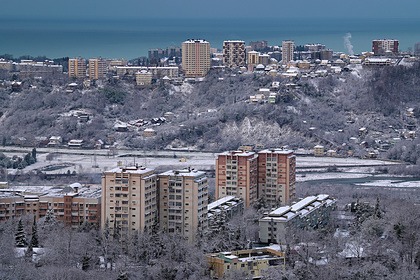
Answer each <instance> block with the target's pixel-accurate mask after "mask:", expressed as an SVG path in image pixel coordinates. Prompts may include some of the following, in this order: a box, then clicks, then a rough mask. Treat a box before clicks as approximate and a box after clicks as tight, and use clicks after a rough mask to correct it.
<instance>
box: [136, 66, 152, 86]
mask: <svg viewBox="0 0 420 280" xmlns="http://www.w3.org/2000/svg"><path fill="white" fill-rule="evenodd" d="M152 77H153V74H152V73H151V72H149V71H146V70H141V71H139V72H137V73H136V84H137V85H138V86H140V87H148V86H151V85H152Z"/></svg>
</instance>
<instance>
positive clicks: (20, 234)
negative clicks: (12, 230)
mask: <svg viewBox="0 0 420 280" xmlns="http://www.w3.org/2000/svg"><path fill="white" fill-rule="evenodd" d="M15 244H16V247H20V248H23V247H26V245H27V244H28V243H27V241H26V234H25V230H24V228H23V223H22V220H19V223H18V227H17V230H16V234H15Z"/></svg>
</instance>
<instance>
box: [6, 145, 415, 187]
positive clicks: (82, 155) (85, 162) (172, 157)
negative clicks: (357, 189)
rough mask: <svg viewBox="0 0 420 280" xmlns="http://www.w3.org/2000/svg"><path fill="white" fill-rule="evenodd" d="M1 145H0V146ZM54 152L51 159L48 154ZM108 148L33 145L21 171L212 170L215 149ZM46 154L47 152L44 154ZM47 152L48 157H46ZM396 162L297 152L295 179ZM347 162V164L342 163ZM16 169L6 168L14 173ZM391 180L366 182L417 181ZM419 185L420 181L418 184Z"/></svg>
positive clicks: (348, 175) (354, 172) (353, 173)
mask: <svg viewBox="0 0 420 280" xmlns="http://www.w3.org/2000/svg"><path fill="white" fill-rule="evenodd" d="M3 149H4V148H3ZM30 150H31V149H22V148H13V151H7V150H4V151H1V149H0V152H4V153H5V154H6V155H8V156H13V155H18V156H24V155H25V154H26V153H27V152H29V151H30ZM52 153H54V154H55V156H54V157H53V158H52V159H51V154H52ZM111 154H112V153H111V152H110V151H109V150H78V149H56V148H54V149H52V148H50V149H48V148H40V149H37V159H38V161H37V162H36V163H35V164H33V165H30V166H28V167H26V168H25V169H24V171H32V170H42V171H44V172H47V173H59V174H63V173H67V172H74V171H75V172H77V173H101V172H104V171H106V170H109V169H112V168H114V167H116V166H117V163H118V162H121V164H122V165H126V166H132V165H134V164H138V165H142V166H146V167H149V168H154V169H158V170H159V171H162V170H169V169H182V168H186V167H191V168H195V169H198V170H204V171H212V170H214V166H215V159H216V157H217V153H205V152H203V153H201V152H188V151H147V152H146V151H141V150H116V151H115V153H114V155H111ZM48 155H50V156H48ZM47 156H48V158H49V159H48V160H47ZM391 164H399V163H396V162H391V161H383V160H371V159H370V160H368V159H358V158H332V157H307V156H297V160H296V165H297V167H298V170H297V171H298V173H297V176H296V180H297V182H306V181H312V180H328V179H337V180H340V179H357V178H365V177H370V176H372V175H373V174H374V173H375V167H377V166H384V165H391ZM346 166H348V167H346ZM328 167H338V171H339V172H327V168H328ZM14 172H16V170H12V169H10V170H9V173H14ZM395 181H398V179H397V178H396V180H394V181H392V182H391V181H376V182H374V183H366V186H368V185H369V184H370V185H374V186H390V185H392V186H404V187H406V186H416V184H417V185H419V184H418V183H419V182H417V183H416V182H409V183H407V182H405V183H401V184H396V183H395ZM419 186H420V185H419Z"/></svg>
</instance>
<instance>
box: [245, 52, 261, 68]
mask: <svg viewBox="0 0 420 280" xmlns="http://www.w3.org/2000/svg"><path fill="white" fill-rule="evenodd" d="M247 55H248V66H257V65H258V64H259V63H260V53H259V52H256V51H250V52H248V54H247Z"/></svg>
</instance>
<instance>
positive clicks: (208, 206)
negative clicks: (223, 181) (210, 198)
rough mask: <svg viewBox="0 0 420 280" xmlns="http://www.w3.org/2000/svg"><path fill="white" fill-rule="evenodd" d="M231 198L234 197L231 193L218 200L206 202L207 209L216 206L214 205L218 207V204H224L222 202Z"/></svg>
mask: <svg viewBox="0 0 420 280" xmlns="http://www.w3.org/2000/svg"><path fill="white" fill-rule="evenodd" d="M232 199H235V197H234V196H232V195H229V196H225V197H222V198H221V199H218V200H216V201H214V202H212V203H210V204H208V205H207V209H208V210H211V209H213V208H216V207H218V206H220V205H222V204H224V203H226V202H228V201H230V200H232Z"/></svg>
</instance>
